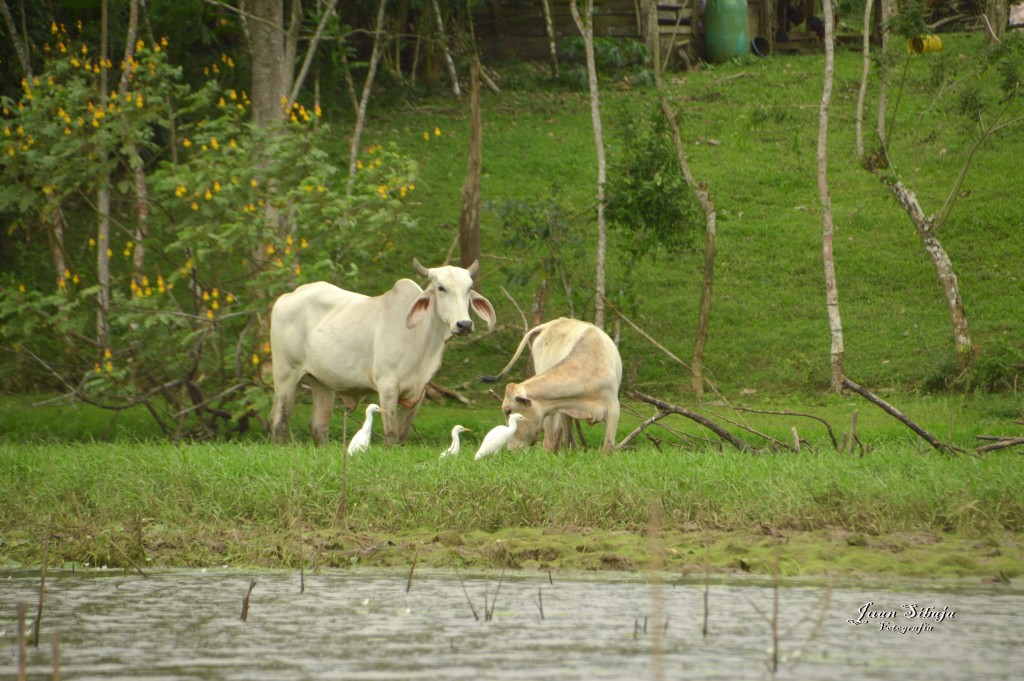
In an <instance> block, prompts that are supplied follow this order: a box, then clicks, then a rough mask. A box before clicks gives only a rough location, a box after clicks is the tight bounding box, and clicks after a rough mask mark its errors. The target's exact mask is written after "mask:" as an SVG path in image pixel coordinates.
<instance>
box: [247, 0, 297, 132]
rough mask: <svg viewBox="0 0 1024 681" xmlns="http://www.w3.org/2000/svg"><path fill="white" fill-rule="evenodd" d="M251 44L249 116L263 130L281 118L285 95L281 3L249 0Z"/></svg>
mask: <svg viewBox="0 0 1024 681" xmlns="http://www.w3.org/2000/svg"><path fill="white" fill-rule="evenodd" d="M250 7H251V10H250V14H251V15H252V18H251V20H250V21H249V22H248V23H249V28H250V33H251V34H252V41H251V42H250V49H251V52H252V117H253V121H254V122H255V123H256V125H259V126H262V127H265V126H269V125H272V124H274V123H276V122H278V121H281V120H283V119H284V117H285V115H286V113H285V110H284V106H282V104H281V99H282V98H283V97H285V96H286V95H287V91H286V90H285V87H284V81H283V78H282V74H283V73H284V28H283V27H284V5H283V1H282V0H250Z"/></svg>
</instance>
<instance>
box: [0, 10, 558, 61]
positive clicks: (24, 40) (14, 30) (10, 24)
mask: <svg viewBox="0 0 1024 681" xmlns="http://www.w3.org/2000/svg"><path fill="white" fill-rule="evenodd" d="M545 1H546V0H545ZM0 13H2V14H3V15H4V23H5V24H7V32H8V33H10V34H11V42H12V43H13V44H14V53H15V54H16V55H17V56H18V62H19V63H20V64H21V70H22V72H23V73H24V74H25V77H26V78H28V79H29V80H30V81H31V80H32V62H31V60H30V59H29V49H28V35H24V36H19V35H18V26H17V25H16V24H15V23H14V17H13V16H12V15H11V8H10V7H8V6H7V0H3V2H2V3H0Z"/></svg>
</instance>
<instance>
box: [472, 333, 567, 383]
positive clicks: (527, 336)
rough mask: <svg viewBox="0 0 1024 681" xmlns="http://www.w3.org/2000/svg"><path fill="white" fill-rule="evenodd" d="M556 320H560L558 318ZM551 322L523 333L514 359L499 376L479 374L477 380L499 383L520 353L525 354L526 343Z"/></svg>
mask: <svg viewBox="0 0 1024 681" xmlns="http://www.w3.org/2000/svg"><path fill="white" fill-rule="evenodd" d="M554 321H558V320H557V319H556V320H554ZM551 323H552V322H547V323H545V324H541V325H540V326H535V327H533V328H532V329H530V330H529V331H527V332H526V333H525V334H524V335H523V340H521V341H519V347H518V348H516V354H514V355H512V359H511V360H510V361H509V363H508V364H506V365H505V368H504V369H502V370H501V373H499V374H498V375H497V376H477V377H476V380H478V381H481V382H482V383H497V382H498V381H500V380H501V379H503V378H504V377H505V374H507V373H508V370H509V369H511V368H512V366H513V365H514V364H515V363H516V360H518V359H519V355H521V354H523V348H525V347H526V344H527V343H529V342H530V340H531V339H532V338H533V337H534V336H536V335H537V334H538V333H540V332H541V331H543V330H544V329H546V328H547V327H548V324H551Z"/></svg>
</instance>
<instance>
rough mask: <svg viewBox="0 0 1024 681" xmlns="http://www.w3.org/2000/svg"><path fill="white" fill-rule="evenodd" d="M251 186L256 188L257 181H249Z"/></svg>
mask: <svg viewBox="0 0 1024 681" xmlns="http://www.w3.org/2000/svg"><path fill="white" fill-rule="evenodd" d="M249 184H251V185H252V186H253V187H255V186H256V179H255V178H253V179H251V180H249Z"/></svg>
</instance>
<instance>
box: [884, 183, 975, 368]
mask: <svg viewBox="0 0 1024 681" xmlns="http://www.w3.org/2000/svg"><path fill="white" fill-rule="evenodd" d="M889 188H890V189H891V190H892V193H893V196H895V197H896V200H897V201H899V203H900V206H902V207H903V210H905V211H906V212H907V215H908V216H909V217H910V220H911V222H913V223H914V229H915V230H916V231H917V236H918V238H919V239H921V245H922V246H924V250H925V253H927V254H928V257H929V259H930V260H931V261H932V265H934V266H935V274H936V275H937V276H938V278H939V284H940V285H941V286H942V292H943V293H944V294H945V297H946V307H947V308H948V309H949V315H950V319H951V320H952V322H953V342H954V344H955V345H956V356H957V363H958V364H959V365H960V366H961V367H966V366H968V365H969V364H970V362H971V359H972V357H973V348H974V345H973V343H972V342H971V332H970V328H969V327H968V324H967V313H966V312H964V302H963V299H962V298H961V297H960V287H959V285H958V283H957V278H956V273H955V272H954V271H953V263H952V261H951V260H950V259H949V255H947V253H946V250H945V249H944V248H943V247H942V244H941V243H939V240H938V238H937V237H936V236H935V228H936V227H937V223H936V221H935V220H934V219H933V218H930V217H928V216H926V215H925V214H924V210H922V209H921V204H920V203H919V202H918V200H917V196H916V195H915V194H914V192H912V191H910V190H909V189H907V188H906V187H905V186H904V185H903V183H902V182H900V181H898V180H897V181H895V182H892V183H889Z"/></svg>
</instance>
